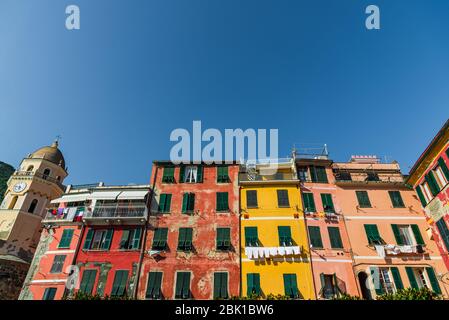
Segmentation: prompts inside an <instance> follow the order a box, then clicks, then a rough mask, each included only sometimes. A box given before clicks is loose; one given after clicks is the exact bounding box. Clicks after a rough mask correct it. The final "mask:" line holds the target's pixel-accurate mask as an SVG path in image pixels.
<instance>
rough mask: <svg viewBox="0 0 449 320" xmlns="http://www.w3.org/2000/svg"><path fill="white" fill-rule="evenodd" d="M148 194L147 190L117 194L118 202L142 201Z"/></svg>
mask: <svg viewBox="0 0 449 320" xmlns="http://www.w3.org/2000/svg"><path fill="white" fill-rule="evenodd" d="M147 194H148V190H128V191H123V192H122V193H120V194H119V196H118V198H117V199H120V200H143V199H144V198H145V196H146V195H147Z"/></svg>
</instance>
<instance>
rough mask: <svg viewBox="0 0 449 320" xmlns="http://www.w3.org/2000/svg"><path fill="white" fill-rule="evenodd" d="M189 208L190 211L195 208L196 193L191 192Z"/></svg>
mask: <svg viewBox="0 0 449 320" xmlns="http://www.w3.org/2000/svg"><path fill="white" fill-rule="evenodd" d="M187 210H188V211H189V212H193V211H194V210H195V194H194V193H190V194H189V205H188V206H187Z"/></svg>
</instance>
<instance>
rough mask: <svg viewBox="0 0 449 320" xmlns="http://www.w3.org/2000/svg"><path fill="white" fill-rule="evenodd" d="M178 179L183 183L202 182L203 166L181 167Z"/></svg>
mask: <svg viewBox="0 0 449 320" xmlns="http://www.w3.org/2000/svg"><path fill="white" fill-rule="evenodd" d="M179 178H180V179H179V181H181V182H184V183H196V182H203V166H201V165H199V166H181V168H180V173H179Z"/></svg>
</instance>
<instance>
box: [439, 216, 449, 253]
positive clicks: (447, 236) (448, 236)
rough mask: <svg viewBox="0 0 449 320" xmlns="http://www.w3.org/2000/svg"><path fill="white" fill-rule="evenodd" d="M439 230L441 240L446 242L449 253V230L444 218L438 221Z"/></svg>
mask: <svg viewBox="0 0 449 320" xmlns="http://www.w3.org/2000/svg"><path fill="white" fill-rule="evenodd" d="M437 228H438V231H439V232H440V235H441V239H442V240H443V242H444V245H445V246H446V251H449V229H448V228H447V224H446V222H445V221H444V219H443V218H441V219H440V220H438V221H437Z"/></svg>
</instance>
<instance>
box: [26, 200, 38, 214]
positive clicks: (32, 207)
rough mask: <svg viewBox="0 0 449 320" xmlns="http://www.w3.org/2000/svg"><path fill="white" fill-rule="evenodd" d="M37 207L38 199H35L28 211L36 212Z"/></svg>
mask: <svg viewBox="0 0 449 320" xmlns="http://www.w3.org/2000/svg"><path fill="white" fill-rule="evenodd" d="M36 207H37V199H33V201H31V204H30V208H29V209H28V213H34V210H36Z"/></svg>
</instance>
